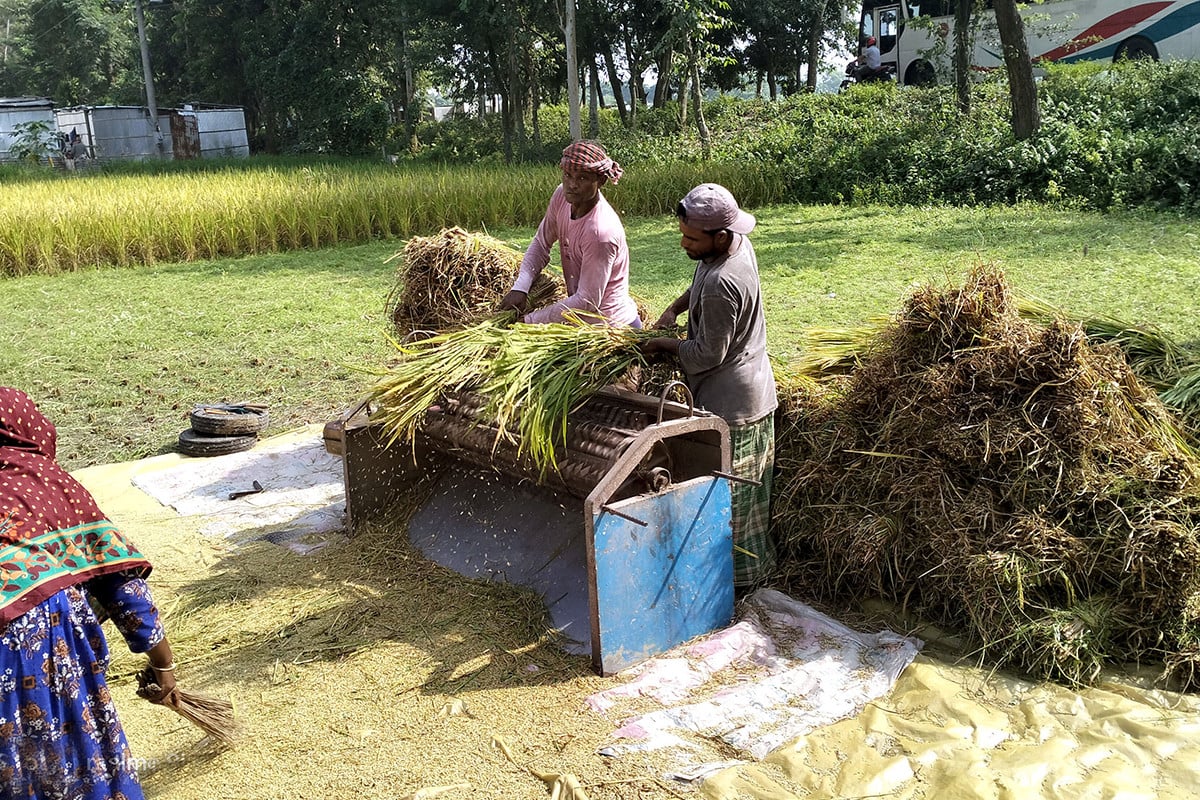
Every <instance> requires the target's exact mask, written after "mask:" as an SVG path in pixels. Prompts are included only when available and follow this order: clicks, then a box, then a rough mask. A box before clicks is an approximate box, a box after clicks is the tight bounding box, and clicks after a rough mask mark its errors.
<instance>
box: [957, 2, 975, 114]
mask: <svg viewBox="0 0 1200 800" xmlns="http://www.w3.org/2000/svg"><path fill="white" fill-rule="evenodd" d="M974 10H975V3H974V0H971V2H960V3H958V4H957V5H956V6H955V7H954V93H955V95H956V96H957V98H958V110H959V111H960V112H962V113H963V114H966V113H969V112H970V110H971V39H972V38H974V37H972V36H971V14H972V12H973V11H974Z"/></svg>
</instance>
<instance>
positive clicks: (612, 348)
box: [368, 316, 662, 473]
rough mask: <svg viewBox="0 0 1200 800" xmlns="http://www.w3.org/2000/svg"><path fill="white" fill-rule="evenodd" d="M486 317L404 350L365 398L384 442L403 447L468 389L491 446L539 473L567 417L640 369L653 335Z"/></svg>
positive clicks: (576, 320)
mask: <svg viewBox="0 0 1200 800" xmlns="http://www.w3.org/2000/svg"><path fill="white" fill-rule="evenodd" d="M511 319H512V317H511V316H498V317H493V318H490V319H487V320H484V321H483V322H480V323H478V324H476V325H473V326H471V327H468V328H463V329H460V330H457V331H450V332H446V333H441V334H438V335H436V336H432V337H430V338H427V339H422V340H421V341H417V342H412V343H409V344H397V345H396V347H397V349H398V350H399V354H400V357H399V359H398V360H397V361H396V363H394V364H392V365H391V366H389V367H387V368H386V369H383V370H374V372H375V374H376V375H377V376H378V379H377V380H376V381H375V384H374V385H373V386H372V387H371V389H370V390H369V392H368V398H369V400H371V401H373V402H374V403H375V404H376V405H377V406H378V410H377V411H376V413H375V414H374V415H373V417H372V418H373V419H374V420H377V421H379V422H381V423H382V424H383V426H384V429H385V430H386V431H387V433H388V435H389V436H390V439H391V441H393V442H395V441H396V440H402V441H411V440H412V439H413V436H414V434H415V433H416V432H417V431H418V430H419V429H420V427H421V423H422V422H423V420H424V418H425V413H426V411H427V410H428V409H429V408H430V406H433V405H435V404H437V403H440V402H442V401H444V400H445V398H446V397H447V396H448V395H451V394H454V393H459V392H466V391H469V392H472V393H474V394H476V395H478V396H480V397H482V398H484V400H485V407H484V410H483V416H484V417H486V418H487V419H489V420H491V421H494V423H495V425H496V427H497V442H496V444H497V445H499V444H500V442H501V440H504V441H508V442H512V443H516V444H517V445H518V452H519V453H520V454H521V455H523V456H527V457H529V458H530V459H532V461H533V463H534V464H535V465H536V466H537V467H538V468H539V469H540V470H541V471H542V472H543V473H544V472H545V471H546V470H548V469H551V468H553V467H554V466H555V464H556V460H555V447H556V446H557V445H558V444H560V443H561V442H562V441H563V438H564V436H565V434H566V427H567V416H568V414H569V413H570V412H571V410H572V409H574V408H576V407H577V406H578V405H579V404H580V403H582V402H583V401H584V400H585V399H587V398H588V397H589V396H590V395H592V394H594V393H595V392H596V391H597V390H598V389H601V388H603V387H605V386H609V385H611V384H613V383H614V382H615V381H617V380H619V379H620V378H621V377H622V376H623V375H624V374H625V373H626V372H627V371H628V370H629V369H630V367H633V366H642V365H644V364H645V359H644V358H643V356H642V354H641V352H640V351H639V350H638V348H637V345H638V343H639V342H640V341H642V340H644V339H647V338H651V337H653V336H661V335H662V332H661V331H650V330H638V329H634V328H612V327H608V326H606V325H592V324H588V322H587V321H586V320H585V319H584V318H583V317H582V316H575V317H573V318H572V319H571V320H570V321H569V322H567V323H561V324H551V325H526V324H512V323H511Z"/></svg>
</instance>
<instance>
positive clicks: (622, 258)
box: [500, 142, 642, 328]
mask: <svg viewBox="0 0 1200 800" xmlns="http://www.w3.org/2000/svg"><path fill="white" fill-rule="evenodd" d="M559 166H560V167H561V168H562V176H563V177H562V184H561V185H559V187H558V188H557V189H555V190H554V194H553V195H551V197H550V205H549V206H548V207H547V208H546V215H545V216H544V217H542V222H541V224H540V225H538V230H537V235H536V236H534V237H533V241H532V242H530V244H529V249H527V250H526V251H525V258H524V259H523V260H522V261H521V271H520V273H519V274H518V275H517V280H516V283H515V284H513V288H512V291H510V292H509V293H508V294H507V295H505V297H504V299H503V300H502V301H501V303H500V308H501V310H504V309H515V310H516V311H518V312H525V311H526V309H525V303H526V300H527V298H528V295H529V287H530V286H532V285H533V281H534V279H535V278H536V277H537V276H538V275H539V274H540V273H541V271H542V270H543V269H545V267H546V265H547V264H549V263H550V248H551V246H553V244H554V243H555V242H558V251H559V257H560V258H561V260H562V271H563V279H564V280H565V282H566V284H567V295H568V297H567V298H566V299H565V300H560V301H558V302H557V303H554V304H553V305H549V306H546V307H544V308H538V309H533V310H530V311H528V312H526V313H525V314H524V316H523V317H522V321H523V322H532V323H545V322H562V321H563V318H564V314H569V313H571V312H572V311H575V312H581V314H582V317H583V319H585V320H588V319H589V318H588V315H589V314H592V315H597V314H598V315H599V316H600V317H601V318H602V319H601V320H597V321H598V322H600V321H603V322H606V323H607V324H609V325H632V326H634V327H636V328H640V327H641V326H642V323H641V320H640V319H639V318H638V311H637V305H636V304H635V303H634V302H633V298H631V297H630V296H629V247H628V246H627V245H626V243H625V227H624V226H623V225H622V224H621V218H620V217H619V216H617V212H616V211H614V210H613V207H612V206H610V205H609V204H608V201H607V200H605V199H604V195H602V194H600V187H601V186H603V185H604V184H605V183H607V182H608V181H610V180H611V181H612V182H613V183H614V184H615V183H616V182H617V181H618V180H619V179H620V177H621V173H622V170H621V166H620V165H619V164H617V163H616V162H615V161H613V160H612V159H611V158H609V157H608V154H606V153H605V152H604V148H602V147H601V146H600V145H598V144H596V143H594V142H575V143H574V144H571V145H569V146H568V147H567V149H565V150H563V155H562V160H561V161H560V162H559ZM589 321H591V320H589Z"/></svg>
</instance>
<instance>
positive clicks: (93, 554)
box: [0, 386, 150, 628]
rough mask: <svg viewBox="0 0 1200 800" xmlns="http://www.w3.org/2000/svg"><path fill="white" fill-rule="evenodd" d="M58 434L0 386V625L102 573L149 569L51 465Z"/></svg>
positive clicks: (21, 397)
mask: <svg viewBox="0 0 1200 800" xmlns="http://www.w3.org/2000/svg"><path fill="white" fill-rule="evenodd" d="M57 438H58V434H57V431H56V430H55V428H54V424H53V423H52V422H50V420H48V419H46V417H45V415H43V414H42V412H41V411H39V410H38V407H37V406H36V405H34V402H33V401H32V400H30V399H29V397H28V395H26V394H25V393H24V392H22V391H20V390H18V389H11V388H9V387H6V386H0V628H3V627H4V626H6V625H8V623H10V622H12V621H13V620H14V619H16V618H17V617H19V616H21V615H22V614H24V613H25V612H26V611H28V610H29V609H31V608H33V607H34V606H36V605H37V604H38V603H40V602H42V601H43V600H45V599H46V598H48V597H50V596H52V595H54V594H56V593H57V592H59V591H61V590H62V589H65V588H67V587H68V586H74V585H75V584H78V583H83V582H84V581H87V580H89V579H91V578H94V577H96V576H97V575H104V574H106V573H110V572H124V571H127V570H129V571H133V572H135V573H137V574H138V575H140V576H145V575H147V574H149V572H150V562H149V561H147V560H146V558H145V557H144V556H143V555H142V554H141V553H139V552H138V551H137V550H136V549H135V548H134V547H133V545H132V544H130V543H129V542H128V541H127V540H126V539H125V537H124V535H123V534H122V533H121V532H120V531H119V530H117V527H116V526H115V525H113V524H112V523H111V522H109V521H108V520H107V519H105V517H104V514H103V513H102V512H101V511H100V508H99V506H97V505H96V501H95V499H94V498H93V497H92V495H91V493H90V492H88V490H87V489H85V488H83V485H82V484H81V483H79V481H77V480H75V479H74V478H72V477H71V476H70V475H69V474H67V471H66V470H64V469H63V468H62V467H60V466H59V465H58V462H57V461H55V460H54V456H55V448H56V443H57Z"/></svg>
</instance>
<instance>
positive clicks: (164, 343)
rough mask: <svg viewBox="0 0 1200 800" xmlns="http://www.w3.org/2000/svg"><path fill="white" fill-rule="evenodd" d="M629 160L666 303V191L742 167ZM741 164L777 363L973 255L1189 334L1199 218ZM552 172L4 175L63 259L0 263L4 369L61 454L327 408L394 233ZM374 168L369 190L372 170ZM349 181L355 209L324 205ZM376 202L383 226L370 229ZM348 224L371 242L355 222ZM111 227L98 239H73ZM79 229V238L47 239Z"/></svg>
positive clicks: (522, 212)
mask: <svg viewBox="0 0 1200 800" xmlns="http://www.w3.org/2000/svg"><path fill="white" fill-rule="evenodd" d="M637 175H638V172H637V170H636V169H630V170H629V171H628V173H627V176H626V178H625V179H623V180H622V181H621V183H620V185H619V186H617V187H610V188H608V189H606V190H605V191H606V194H607V196H608V197H609V198H610V200H611V201H612V202H613V204H614V206H616V207H617V208H618V209H619V210H620V211H621V212H622V213H623V214H624V215H625V217H626V229H627V233H628V237H629V243H630V250H631V258H632V283H633V290H634V292H635V293H636V294H638V295H639V296H640V297H642V298H644V299H645V300H646V301H648V303H649V305H650V307H651V309H652V314H654V315H657V314H658V313H659V312H660V311H661V310H662V309H663V308H664V307H665V305H666V304H667V303H668V302H669V301H670V300H672V299H673V298H674V297H675V296H677V295H678V293H679V292H680V291H682V290H683V289H684V288H685V287H686V286H687V285H688V283H689V281H690V278H691V272H692V264H691V262H690V261H688V259H687V258H686V257H685V256H684V254H683V252H682V251H681V250H680V249H679V245H678V233H677V230H676V226H675V220H674V218H673V217H672V216H671V209H672V208H673V206H674V204H675V202H676V201H677V200H678V198H679V197H680V196H682V195H683V193H685V192H686V190H687V189H688V188H690V186H691V185H692V184H693V183H694V182H698V181H700V180H705V179H710V180H720V181H724V182H727V183H728V184H730V185H734V186H736V185H739V184H737V183H736V176H725V175H717V174H708V173H707V172H705V171H703V170H701V169H700V168H699V167H698V166H695V165H692V166H688V165H682V166H680V167H679V169H678V172H674V173H671V174H670V176H668V177H664V176H663V175H659V176H658V178H654V177H653V176H651V175H649V174H644V175H641V176H640V178H635V176H637ZM205 177H216V178H219V179H221V180H224V181H226V184H225V185H226V187H227V191H225V192H223V193H220V194H218V193H217V192H216V191H215V190H213V188H212V187H213V186H214V185H215V184H213V183H206V182H205V181H203V180H201V178H205ZM418 177H419V178H420V180H419V181H418ZM110 180H111V181H112V182H111V183H110V182H109V181H110ZM746 180H747V181H749V182H751V185H752V187H753V186H757V187H758V189H757V190H755V189H754V188H750V189H747V190H746V194H745V195H744V197H747V198H751V199H748V200H746V202H745V204H746V205H747V206H749V207H751V208H752V209H753V210H754V211H755V213H756V214H757V215H758V218H759V227H758V229H757V230H756V231H755V232H754V234H753V235H752V237H751V239H752V241H753V242H754V245H755V249H756V251H757V253H758V258H759V263H760V267H761V271H762V277H763V286H764V295H765V299H766V303H767V307H768V338H769V343H770V348H771V351H772V355H773V356H775V357H776V359H777V360H778V362H779V364H780V369H786V364H787V362H788V361H789V360H791V359H793V358H794V357H796V356H797V355H798V353H799V348H800V345H799V334H800V332H801V331H803V330H804V329H806V328H809V327H813V326H821V327H831V326H846V325H854V324H857V323H860V322H862V321H864V320H866V319H868V318H870V317H873V316H877V315H880V314H886V313H888V312H889V311H892V310H894V309H896V308H898V306H899V304H900V303H901V302H902V300H903V298H904V296H905V293H906V289H907V288H908V287H909V286H911V285H912V284H913V283H914V282H926V281H934V282H937V283H946V282H957V281H959V280H960V279H961V278H962V276H963V275H964V274H965V272H966V271H967V270H968V269H970V268H971V266H973V265H975V264H977V263H980V262H988V263H994V264H997V265H999V266H1000V267H1002V268H1003V269H1004V271H1005V272H1006V274H1007V275H1008V277H1009V280H1010V281H1011V283H1012V284H1013V286H1014V287H1015V288H1016V290H1017V291H1018V292H1019V293H1022V294H1026V295H1033V296H1037V297H1039V298H1042V299H1044V300H1046V301H1048V302H1050V303H1053V304H1055V305H1057V306H1059V307H1061V308H1063V309H1065V310H1067V311H1070V312H1072V313H1076V314H1081V315H1111V316H1114V317H1117V318H1119V319H1122V320H1125V321H1127V322H1130V323H1133V324H1139V325H1145V324H1148V325H1152V326H1156V327H1158V328H1160V329H1161V330H1163V331H1164V332H1166V333H1167V334H1169V335H1170V336H1172V337H1174V338H1176V339H1177V340H1179V341H1180V342H1193V343H1194V342H1196V341H1197V340H1198V339H1200V332H1198V328H1197V324H1196V320H1195V309H1196V308H1197V307H1198V306H1200V222H1198V221H1197V220H1195V219H1190V218H1184V217H1179V216H1175V215H1171V214H1150V213H1133V212H1121V213H1113V214H1096V213H1084V212H1077V211H1071V210H1062V209H1051V208H1047V207H1042V206H1022V207H1015V208H971V209H959V208H932V209H921V208H905V209H894V208H885V207H840V206H819V207H813V206H796V205H764V204H763V202H762V201H761V199H760V198H766V199H767V200H769V199H770V196H771V191H772V190H771V188H770V187H771V184H770V183H769V181H766V180H765V179H763V180H759V179H756V178H754V177H753V176H750V177H747V178H746ZM406 181H409V182H410V183H406ZM656 181H657V183H656ZM754 181H758V182H757V183H754ZM555 183H556V170H555V169H554V168H553V167H537V168H535V167H528V168H516V169H504V170H501V169H491V168H488V169H484V168H480V169H469V170H461V169H460V170H450V169H446V170H435V169H430V170H425V171H421V172H419V173H405V172H403V171H397V170H394V169H393V170H391V171H389V170H388V169H385V168H369V169H363V170H362V171H361V173H357V172H356V170H354V169H349V170H347V169H341V171H340V172H339V170H338V169H337V168H334V167H320V168H314V170H313V173H312V175H311V176H310V177H304V175H303V172H302V171H301V173H300V174H299V175H296V174H292V175H291V176H290V178H289V179H288V180H284V179H283V173H282V172H278V171H277V172H276V173H272V172H271V171H270V170H266V171H265V172H264V171H262V170H245V169H243V170H238V171H227V172H216V173H213V174H212V175H210V176H205V175H196V176H192V175H188V174H180V175H171V176H159V177H157V178H151V177H150V176H138V175H132V176H120V177H118V176H112V177H105V176H100V178H99V179H97V180H95V181H92V180H91V179H88V180H79V181H76V180H71V179H62V180H47V181H32V182H22V183H18V184H11V183H9V184H6V185H4V186H3V191H2V192H0V239H3V241H4V242H6V243H7V244H5V245H3V246H2V247H0V250H3V252H5V253H7V254H8V255H9V256H11V255H12V253H13V252H14V249H13V245H12V243H13V242H18V241H19V242H25V243H27V244H23V245H22V248H23V249H22V250H21V252H23V253H26V254H28V253H43V254H44V255H46V256H47V257H48V258H51V262H50V265H49V266H46V267H41V266H39V267H37V268H34V267H26V268H22V269H19V270H15V271H16V272H18V273H20V274H17V275H15V276H10V277H0V287H3V291H4V299H5V314H6V316H5V318H6V321H7V323H8V324H6V325H5V326H4V327H3V331H2V332H0V381H2V382H3V383H5V384H9V385H14V386H18V387H20V388H23V389H25V390H26V391H28V392H30V394H31V395H33V397H34V398H35V400H37V402H38V403H39V404H41V405H42V406H43V408H44V409H45V411H46V412H47V413H48V414H49V415H50V417H51V418H52V419H54V421H55V422H56V423H58V424H59V426H60V456H61V458H62V459H63V460H64V461H65V462H66V463H67V465H68V466H70V467H72V468H75V467H81V466H85V465H87V464H93V463H102V462H110V461H117V460H126V459H133V458H140V457H144V456H148V455H153V454H155V453H159V452H164V451H167V450H169V449H171V448H172V446H173V445H174V442H175V439H176V437H177V435H178V433H179V431H181V430H183V429H184V428H186V427H188V420H187V412H188V411H189V410H190V408H191V407H192V405H193V404H195V403H205V402H215V401H219V400H255V401H258V402H263V403H266V404H268V406H269V407H270V410H271V417H272V420H273V423H272V429H273V430H275V431H281V430H284V429H286V428H288V427H291V426H295V425H299V424H305V423H312V422H322V421H325V420H327V419H330V418H332V417H333V416H335V415H336V414H338V413H339V412H340V411H342V410H343V409H345V408H346V407H347V406H350V405H352V404H353V403H354V402H355V400H356V398H357V397H358V396H359V395H360V393H361V392H362V390H363V388H364V386H365V385H366V381H367V380H368V379H369V378H368V376H367V375H366V374H365V373H362V372H359V371H358V370H356V369H355V367H356V366H361V365H377V364H379V363H380V362H381V361H383V360H386V359H387V358H388V356H389V348H390V345H389V344H388V342H387V338H386V335H385V334H386V325H387V318H386V314H385V313H384V304H385V299H386V297H387V295H388V292H389V290H390V289H391V288H392V284H393V280H394V277H393V276H394V270H395V266H396V262H392V263H385V262H386V260H387V259H388V258H389V257H390V256H392V255H393V254H395V253H396V252H397V251H399V250H401V249H402V248H403V244H404V240H405V238H406V237H407V236H409V235H412V234H414V233H427V232H428V233H431V232H434V231H436V230H437V229H439V228H441V227H442V226H444V225H451V224H458V225H461V226H463V227H465V228H468V229H471V230H483V229H486V230H488V232H489V233H491V234H492V235H494V236H498V237H500V238H501V239H504V240H506V241H508V242H509V243H510V244H512V245H513V246H515V247H518V248H524V247H525V246H526V245H527V244H528V242H529V240H530V239H531V238H532V236H533V233H534V229H535V225H536V222H537V220H538V219H539V218H540V216H541V213H542V210H543V208H544V206H545V203H546V200H547V199H548V196H549V193H550V191H551V190H552V189H553V187H554V185H555ZM368 184H369V185H372V186H374V189H373V190H372V191H373V192H374V193H373V194H372V193H367V192H362V191H361V189H362V187H363V186H364V185H368ZM351 185H353V186H354V187H356V188H355V189H353V190H351V189H347V187H348V186H351ZM422 187H424V188H423V189H422ZM735 191H737V190H736V189H735ZM756 191H757V192H760V193H761V194H756ZM22 198H24V199H22ZM297 198H301V199H305V201H306V202H308V201H313V202H314V203H315V202H316V201H317V200H319V201H320V203H324V204H325V205H326V208H327V211H325V212H320V213H318V212H316V211H313V210H312V208H309V207H305V206H303V204H302V203H300V202H299V200H297ZM39 203H40V204H42V206H43V207H46V208H48V207H51V206H56V205H65V206H68V207H70V208H71V209H73V213H64V214H63V215H62V216H60V217H58V218H57V223H56V224H57V226H58V227H55V226H53V225H49V224H46V223H44V221H41V220H38V219H36V217H37V214H35V213H34V212H33V211H32V210H31V209H33V208H34V207H35V206H36V205H37V204H39ZM341 203H344V204H345V206H344V208H345V209H346V210H343V211H335V210H334V209H336V208H342V206H340V205H339V204H341ZM106 207H108V208H110V209H112V212H111V213H105V211H104V209H105V208H106ZM21 209H24V210H21ZM117 209H122V210H123V212H122V213H118V212H117ZM138 209H141V211H138ZM186 209H190V210H191V214H190V215H189V214H185V213H184V212H185V210H186ZM198 209H203V210H204V211H203V212H202V211H200V210H198ZM489 212H490V213H491V215H490V216H489V215H487V214H488V213H489ZM140 215H144V216H146V217H147V219H148V220H149V221H138V219H137V218H138V217H139V216H140ZM289 215H291V216H289ZM381 218H389V219H392V220H393V223H392V224H391V227H380V228H378V229H375V228H373V227H372V226H374V225H375V224H376V223H375V222H374V221H373V220H377V219H381ZM189 220H190V221H189ZM271 220H274V221H275V222H274V223H272V222H271ZM292 220H295V225H296V227H295V229H294V230H295V232H294V233H293V232H291V231H293V228H291V227H288V226H289V225H292V222H291V221H292ZM330 220H338V222H337V223H336V224H335V222H333V221H330ZM354 220H358V221H359V222H358V223H357V224H358V225H359V227H358V228H357V229H355V228H354V224H355V223H354ZM189 225H190V226H192V227H190V228H189V227H188V226H189ZM342 225H344V226H345V227H338V226H342ZM171 226H174V227H171ZM322 226H325V227H322ZM59 227H61V228H62V230H59ZM72 228H74V229H75V230H76V233H74V234H73V233H71V232H70V231H69V230H68V229H72ZM334 228H337V229H338V231H339V232H338V233H337V234H336V235H335V234H333V233H332V232H331V231H332V230H333V229H334ZM201 229H203V232H201ZM352 229H355V230H357V231H358V234H357V235H358V236H360V237H361V238H362V239H364V240H365V242H363V241H359V240H358V239H356V238H355V236H352V235H350V234H348V233H343V232H342V231H349V230H352ZM84 230H87V231H91V233H89V234H87V235H84V233H83V232H82V231H84ZM368 230H371V231H372V232H371V233H370V234H369V235H368V234H367V231H368ZM268 231H270V233H268ZM281 231H282V232H281ZM306 231H308V232H307V233H306ZM93 234H94V236H95V238H90V237H92V236H93ZM72 237H73V238H72ZM293 237H294V238H293ZM100 239H103V240H104V241H107V242H109V244H107V245H103V247H102V246H101V245H98V244H94V243H93V244H89V245H86V246H85V245H83V242H84V241H85V240H87V241H93V242H94V241H98V240H100ZM151 241H153V242H159V243H161V242H169V243H172V244H170V246H167V245H162V244H148V242H151ZM30 242H33V243H34V244H28V243H30ZM37 242H41V244H36V243H37ZM63 242H66V243H67V244H63ZM71 242H75V243H77V244H78V249H77V250H76V251H75V252H76V253H77V254H88V253H90V255H87V256H83V255H80V256H79V257H78V260H76V261H70V260H64V257H62V256H60V255H57V254H58V253H59V250H58V249H57V248H60V247H64V248H66V247H68V245H69V243H71ZM251 245H253V248H250V246H251ZM293 246H295V247H299V248H301V249H298V250H293V249H292V248H293ZM3 248H8V249H3ZM104 248H112V250H111V251H110V250H108V249H104ZM189 248H191V249H189ZM239 248H240V249H239ZM247 248H250V250H251V252H248V253H243V254H242V255H237V256H226V255H223V254H224V253H226V252H227V250H228V251H229V252H242V251H245V250H246V249H247ZM254 248H257V249H254ZM108 252H122V253H125V255H126V260H125V262H124V263H125V264H126V265H127V266H126V268H110V267H111V266H112V264H111V263H110V262H109V261H106V260H105V258H104V257H102V256H103V254H104V253H108ZM188 259H195V260H191V261H189V260H188ZM116 263H122V262H119V261H118V262H116ZM5 270H6V271H8V272H12V271H13V270H11V269H9V268H8V267H6V268H5Z"/></svg>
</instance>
